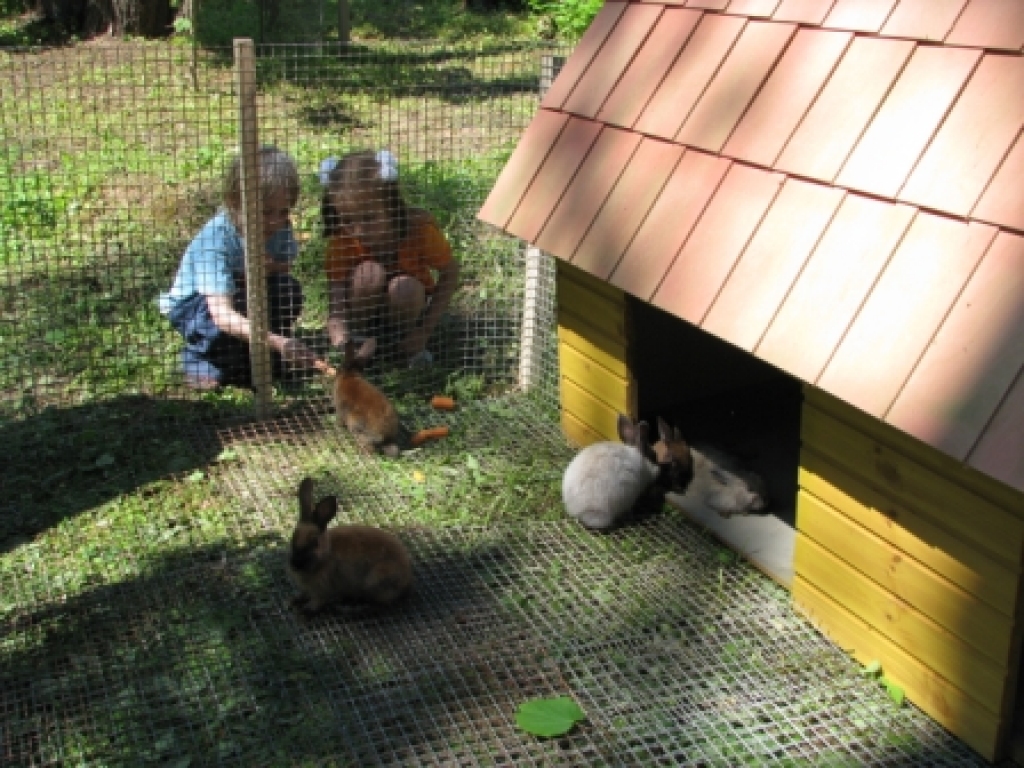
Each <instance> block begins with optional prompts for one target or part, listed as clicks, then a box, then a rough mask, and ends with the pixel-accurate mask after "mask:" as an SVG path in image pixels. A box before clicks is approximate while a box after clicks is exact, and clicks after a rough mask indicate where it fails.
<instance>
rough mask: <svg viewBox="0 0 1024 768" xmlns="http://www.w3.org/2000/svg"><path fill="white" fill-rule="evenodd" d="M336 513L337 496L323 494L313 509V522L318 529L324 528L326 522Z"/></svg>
mask: <svg viewBox="0 0 1024 768" xmlns="http://www.w3.org/2000/svg"><path fill="white" fill-rule="evenodd" d="M336 514H338V498H337V497H336V496H325V497H324V498H322V499H320V501H318V502H317V504H316V509H315V510H314V511H313V522H315V523H316V524H317V527H318V528H320V530H321V531H322V530H324V529H325V528H326V527H327V524H328V523H329V522H331V520H333V519H334V516H335V515H336Z"/></svg>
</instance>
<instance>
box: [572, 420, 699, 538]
mask: <svg viewBox="0 0 1024 768" xmlns="http://www.w3.org/2000/svg"><path fill="white" fill-rule="evenodd" d="M617 427H618V433H619V438H620V439H621V440H622V442H621V443H616V442H612V441H606V442H599V443H593V444H592V445H588V446H587V447H586V448H584V449H583V450H581V451H580V452H579V453H577V454H576V456H575V457H574V458H573V460H572V461H571V462H570V463H569V466H568V467H566V470H565V473H564V475H563V476H562V501H563V502H564V503H565V509H566V512H567V514H568V515H569V517H572V518H574V519H576V520H579V522H580V523H582V524H583V525H584V526H586V527H587V528H592V529H597V530H605V529H608V528H611V527H612V526H614V525H616V524H618V523H620V522H622V520H623V519H625V517H626V516H627V515H628V514H629V513H630V512H631V511H632V510H633V509H634V507H635V506H636V505H637V502H639V501H641V500H642V499H643V498H644V497H645V495H647V494H650V493H652V492H653V493H654V494H655V495H656V494H658V493H659V492H663V491H664V490H665V489H666V488H672V489H674V490H677V491H679V492H682V491H683V490H684V489H685V487H686V485H687V484H688V483H689V479H690V477H691V476H692V468H691V462H690V451H689V448H688V446H687V445H686V442H685V441H684V440H683V439H682V437H681V435H680V434H679V433H678V431H675V430H673V429H671V428H670V427H669V426H668V425H667V424H665V422H663V421H662V420H660V419H659V420H658V427H659V430H660V433H661V435H660V436H661V440H659V441H658V443H657V444H656V445H653V446H652V445H651V444H650V442H649V435H648V430H649V427H648V425H647V423H646V422H643V421H641V422H639V423H636V424H634V423H633V421H632V420H631V419H629V417H627V416H625V415H623V414H619V418H618V424H617Z"/></svg>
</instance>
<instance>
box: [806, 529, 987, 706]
mask: <svg viewBox="0 0 1024 768" xmlns="http://www.w3.org/2000/svg"><path fill="white" fill-rule="evenodd" d="M793 563H794V567H795V570H796V574H797V577H798V578H800V579H803V580H804V581H806V582H808V583H810V584H813V585H814V586H815V587H816V588H817V589H819V590H820V591H821V592H823V593H824V594H826V595H828V596H829V598H831V599H832V600H834V601H835V602H836V603H837V604H839V605H841V606H842V607H843V608H844V609H846V610H847V611H849V612H850V613H851V614H853V615H854V616H856V617H857V618H859V619H860V620H861V621H863V622H865V623H866V624H868V625H870V626H871V627H873V628H874V629H875V631H877V632H879V633H880V634H882V635H884V636H885V637H886V638H887V639H888V640H890V641H891V642H892V643H893V644H895V645H897V646H899V647H900V648H902V649H903V650H904V651H906V652H907V653H908V654H910V655H912V656H913V657H914V658H916V659H918V660H919V661H920V662H921V663H922V664H924V665H925V666H927V667H930V668H931V669H933V670H935V671H936V672H938V673H939V674H940V675H942V676H943V677H945V678H946V679H947V680H948V681H949V682H950V683H951V684H952V685H954V686H956V687H957V688H959V689H960V690H961V691H963V692H964V693H965V694H967V695H968V696H970V697H971V698H972V699H974V700H975V701H977V702H978V706H980V707H983V708H984V709H986V710H988V712H989V713H990V714H992V715H993V716H995V717H998V716H999V714H1000V712H1001V711H1002V707H1003V696H1004V695H1005V692H1006V688H1005V686H1006V683H1007V679H1006V677H1007V669H1006V668H1005V667H1003V666H1000V665H998V664H995V663H993V662H992V661H991V660H989V659H987V658H985V657H983V656H982V655H981V654H979V653H978V652H977V651H976V650H974V649H973V648H972V647H971V646H969V645H967V643H965V642H964V641H963V640H961V639H960V638H958V637H956V636H955V635H953V634H952V633H951V632H949V631H948V630H946V629H944V628H943V627H941V626H939V625H938V624H936V623H935V622H934V621H932V620H931V619H929V618H928V617H927V616H925V615H924V614H922V613H920V612H919V611H917V610H915V609H913V608H912V607H910V605H908V604H907V603H906V602H905V601H903V600H901V599H900V598H898V597H896V596H895V595H892V594H890V593H889V592H887V591H885V590H884V589H882V588H881V587H880V586H878V585H877V584H875V583H874V582H872V581H871V580H870V579H868V578H866V577H865V576H864V575H862V574H860V573H858V572H857V571H856V570H854V569H853V568H851V567H849V566H848V565H847V564H846V563H844V562H843V561H842V560H840V559H839V558H837V557H836V556H835V555H833V554H832V553H830V552H829V551H828V550H826V549H823V548H822V547H821V546H819V545H818V544H817V543H816V542H814V541H813V540H812V539H811V538H810V537H808V536H804V535H798V536H797V539H796V551H795V554H794V557H793Z"/></svg>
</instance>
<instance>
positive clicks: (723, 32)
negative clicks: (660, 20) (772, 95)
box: [635, 14, 746, 139]
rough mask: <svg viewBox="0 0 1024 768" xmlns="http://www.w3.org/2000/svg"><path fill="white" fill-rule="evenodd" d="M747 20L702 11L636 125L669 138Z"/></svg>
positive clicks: (637, 128)
mask: <svg viewBox="0 0 1024 768" xmlns="http://www.w3.org/2000/svg"><path fill="white" fill-rule="evenodd" d="M745 24H746V21H745V20H744V19H742V18H739V17H736V16H717V15H710V14H705V16H704V18H702V19H701V21H700V24H698V25H697V29H696V30H695V31H694V33H693V35H692V36H691V37H690V40H689V42H687V44H686V47H685V48H684V49H683V50H682V52H681V53H680V54H679V58H677V59H676V62H675V64H673V65H672V68H671V69H670V70H669V73H668V74H667V75H666V76H665V79H664V80H663V81H662V82H661V85H660V86H658V90H657V91H655V92H654V96H652V97H651V100H650V102H649V103H648V104H647V107H646V108H645V109H644V111H643V113H642V114H641V115H640V119H639V120H638V121H637V123H636V125H635V129H636V130H638V131H641V132H642V133H646V134H649V135H652V136H660V137H662V138H665V139H672V138H674V137H675V135H676V133H677V132H678V131H679V126H681V125H682V124H683V121H684V120H685V119H686V117H687V115H689V114H690V110H691V109H693V105H694V104H696V103H697V100H698V99H699V98H700V96H701V94H702V93H703V92H704V89H705V87H706V86H707V84H708V81H709V80H710V79H711V77H712V76H713V75H714V73H715V72H716V71H717V70H718V67H719V66H720V65H721V63H722V61H723V60H724V59H725V57H726V55H727V54H728V53H729V50H730V49H731V48H732V46H733V44H734V43H735V42H736V38H737V37H739V35H740V32H741V31H742V30H743V27H744V25H745Z"/></svg>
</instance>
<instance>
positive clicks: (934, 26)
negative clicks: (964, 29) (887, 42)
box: [882, 0, 967, 41]
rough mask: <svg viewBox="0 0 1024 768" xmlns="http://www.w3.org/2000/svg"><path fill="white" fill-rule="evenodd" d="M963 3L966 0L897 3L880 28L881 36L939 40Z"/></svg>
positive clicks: (950, 27)
mask: <svg viewBox="0 0 1024 768" xmlns="http://www.w3.org/2000/svg"><path fill="white" fill-rule="evenodd" d="M966 4H967V0H900V2H899V3H898V4H897V6H896V8H895V10H893V12H892V15H891V16H889V20H888V21H887V22H885V26H884V27H882V34H883V35H892V36H893V37H911V38H915V39H917V40H932V41H938V40H943V39H945V37H946V35H948V34H949V30H950V29H952V27H953V23H954V22H955V21H956V19H957V17H958V16H959V15H960V11H961V10H963V7H964V6H965V5H966Z"/></svg>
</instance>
